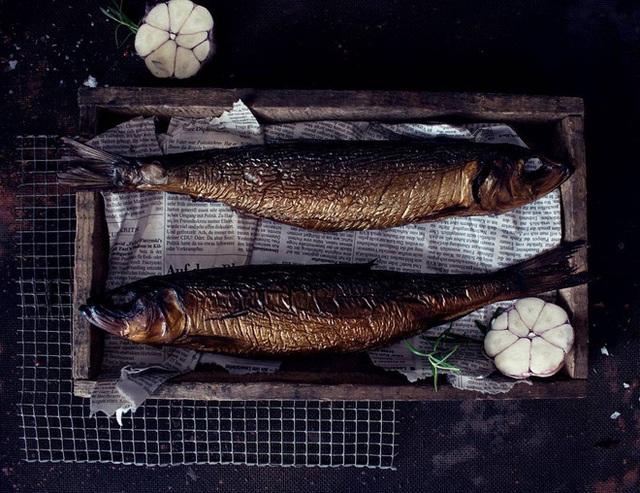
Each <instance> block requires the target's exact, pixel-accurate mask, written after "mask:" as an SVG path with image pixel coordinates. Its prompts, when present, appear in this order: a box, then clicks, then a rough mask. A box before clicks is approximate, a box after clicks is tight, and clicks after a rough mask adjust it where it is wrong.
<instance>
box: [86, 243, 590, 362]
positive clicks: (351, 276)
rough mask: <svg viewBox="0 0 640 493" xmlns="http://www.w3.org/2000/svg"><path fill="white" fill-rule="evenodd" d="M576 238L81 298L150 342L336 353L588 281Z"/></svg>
mask: <svg viewBox="0 0 640 493" xmlns="http://www.w3.org/2000/svg"><path fill="white" fill-rule="evenodd" d="M581 245H582V243H580V242H572V243H565V244H563V245H561V246H559V247H557V248H555V249H552V250H549V251H547V252H544V253H542V254H540V255H537V256H535V257H532V258H530V259H528V260H524V261H522V262H520V263H518V264H515V265H513V266H509V267H506V268H504V269H501V270H498V271H496V272H493V273H485V274H472V275H435V274H419V273H418V274H416V273H402V272H393V271H385V270H376V269H375V268H372V267H373V266H372V264H348V265H347V264H345V265H339V264H332V265H250V266H241V267H226V268H214V269H205V270H193V271H186V272H179V273H175V274H169V275H165V276H156V277H149V278H146V279H142V280H139V281H136V282H133V283H130V284H127V285H124V286H122V287H119V288H116V289H113V290H111V291H108V292H105V293H103V294H100V295H97V296H95V297H93V298H90V299H89V300H87V302H86V304H84V305H83V306H81V307H80V312H81V313H82V314H83V315H84V316H85V317H86V318H87V319H88V320H89V321H90V322H91V323H92V324H93V325H95V326H97V327H99V328H101V329H103V330H105V331H107V332H110V333H112V334H115V335H117V336H120V337H123V338H126V339H129V340H131V341H135V342H139V343H145V344H151V345H156V346H161V345H173V346H184V347H189V348H192V349H196V350H201V351H213V352H219V353H223V354H229V355H241V356H273V357H282V356H287V355H305V354H318V353H330V354H341V353H350V352H355V351H363V350H368V349H373V348H379V347H383V346H387V345H389V344H391V343H393V342H394V341H396V340H399V339H404V338H407V337H411V336H414V335H416V334H418V333H420V332H422V331H424V330H426V329H428V328H429V327H434V326H437V325H440V324H443V323H446V322H449V321H452V320H455V319H457V318H460V317H462V316H464V315H466V314H468V313H470V312H472V311H473V310H476V309H479V308H481V307H483V306H486V305H488V304H490V303H493V302H497V301H504V300H510V299H516V298H521V297H526V296H531V295H534V294H538V293H543V292H547V291H551V290H554V289H558V288H561V287H569V286H574V285H577V284H581V283H584V282H586V280H587V278H586V275H587V274H586V273H585V272H577V271H576V268H575V266H574V262H573V256H574V254H575V252H577V251H578V250H579V249H580V248H581Z"/></svg>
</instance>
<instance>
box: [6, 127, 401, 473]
mask: <svg viewBox="0 0 640 493" xmlns="http://www.w3.org/2000/svg"><path fill="white" fill-rule="evenodd" d="M16 147H17V151H18V155H19V158H20V163H21V166H22V183H21V188H20V191H19V197H18V199H19V206H18V211H17V220H18V222H19V227H20V236H19V245H18V247H19V252H20V279H19V281H18V284H19V291H20V297H21V305H22V306H21V310H22V311H21V330H20V344H21V350H22V395H21V403H20V414H21V419H22V423H21V424H22V431H23V447H22V448H23V452H24V459H25V460H26V461H30V462H47V461H53V462H110V463H120V464H136V465H175V464H213V463H215V464H247V465H279V466H320V467H330V466H357V467H371V468H385V469H389V468H391V469H393V468H394V466H393V460H394V456H395V437H396V431H395V418H396V417H395V404H394V403H393V402H349V401H346V402H345V401H336V402H316V401H259V402H235V401H233V402H231V401H229V402H226V401H223V402H204V401H165V400H156V399H150V400H148V401H147V402H146V403H145V404H144V405H143V406H142V407H141V408H140V409H138V411H137V412H136V413H135V414H134V415H133V416H129V415H125V417H124V426H123V427H119V426H118V424H117V423H116V421H115V419H114V418H108V417H106V416H104V415H98V416H94V417H90V416H89V402H88V399H81V398H78V397H75V396H74V395H73V389H72V373H71V354H72V347H71V306H72V291H73V242H74V236H75V206H74V203H75V200H74V195H73V194H72V193H69V192H68V191H67V190H66V189H62V188H59V187H58V185H57V182H56V175H55V173H56V171H57V170H58V167H59V165H60V162H61V155H60V151H59V149H58V146H57V138H56V137H54V136H21V137H18V138H17V142H16Z"/></svg>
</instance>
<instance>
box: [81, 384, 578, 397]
mask: <svg viewBox="0 0 640 493" xmlns="http://www.w3.org/2000/svg"><path fill="white" fill-rule="evenodd" d="M76 386H77V389H78V393H77V395H79V396H80V397H90V396H91V393H92V392H93V388H94V386H95V381H89V380H83V381H78V382H77V384H76ZM586 387H587V382H586V381H585V380H571V381H550V382H545V383H544V384H534V385H527V384H519V385H516V386H515V387H514V388H513V389H512V390H510V391H509V392H506V393H501V394H481V393H479V392H474V391H469V390H460V389H456V388H453V387H450V386H444V387H441V388H440V390H438V391H437V392H436V391H434V390H433V388H432V387H428V386H427V385H418V384H412V385H396V386H381V385H357V384H337V385H330V386H327V385H315V384H308V383H295V384H292V383H281V382H268V383H264V382H258V383H251V382H247V383H233V384H231V383H219V382H167V383H165V384H163V385H162V386H161V387H160V388H159V389H158V391H157V392H156V393H155V394H153V398H154V399H178V400H193V399H195V400H203V401H264V400H318V401H336V400H348V401H458V400H459V401H463V400H469V399H476V400H478V399H482V400H514V399H575V398H583V397H585V396H586Z"/></svg>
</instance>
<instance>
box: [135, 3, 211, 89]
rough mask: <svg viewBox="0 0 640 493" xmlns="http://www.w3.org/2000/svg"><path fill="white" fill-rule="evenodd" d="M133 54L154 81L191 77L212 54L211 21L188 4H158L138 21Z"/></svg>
mask: <svg viewBox="0 0 640 493" xmlns="http://www.w3.org/2000/svg"><path fill="white" fill-rule="evenodd" d="M135 50H136V52H137V53H138V55H140V56H141V57H142V58H144V61H145V64H146V65H147V68H148V69H149V70H150V71H151V73H152V74H153V75H155V76H156V77H175V78H177V79H186V78H187V77H191V76H193V75H195V74H196V73H197V72H198V71H199V70H200V68H201V67H202V65H203V64H204V63H205V62H206V61H207V60H208V59H209V58H210V57H211V56H212V55H213V53H214V52H215V45H214V42H213V18H212V17H211V14H210V13H209V11H208V10H207V9H206V8H204V7H202V6H201V5H196V4H195V3H193V2H192V1H191V0H169V1H168V2H165V3H159V4H157V5H156V6H155V7H153V8H152V9H151V10H150V11H149V12H148V13H147V15H146V16H145V18H144V19H143V20H142V23H141V24H140V28H139V29H138V32H137V33H136V39H135Z"/></svg>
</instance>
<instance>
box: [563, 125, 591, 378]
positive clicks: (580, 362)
mask: <svg viewBox="0 0 640 493" xmlns="http://www.w3.org/2000/svg"><path fill="white" fill-rule="evenodd" d="M558 139H559V142H560V143H561V144H562V146H563V147H564V149H565V150H566V153H567V159H569V162H570V163H571V165H572V166H573V167H574V168H575V171H574V173H573V176H572V177H571V178H570V179H569V180H567V181H566V182H565V183H564V184H563V185H562V188H561V192H562V210H563V221H564V239H565V240H567V241H571V240H580V239H582V240H587V239H588V231H587V169H586V156H585V146H584V128H583V119H582V118H581V117H577V116H568V117H566V118H563V119H562V120H561V121H560V122H559V123H558ZM575 265H576V267H577V268H578V269H580V270H584V271H587V270H588V259H587V251H586V250H584V251H582V252H580V254H579V255H577V256H576V257H575ZM560 295H561V296H562V298H563V299H564V301H565V303H566V305H567V307H568V308H569V309H570V311H571V313H570V315H571V320H572V324H573V327H574V330H575V335H576V338H575V344H574V351H573V354H572V358H571V360H570V361H569V362H568V365H567V369H568V370H569V373H570V375H571V376H572V377H574V378H587V374H588V361H587V356H588V339H589V306H588V286H587V285H582V286H577V287H574V288H570V289H563V290H561V292H560Z"/></svg>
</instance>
